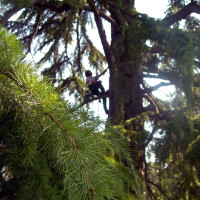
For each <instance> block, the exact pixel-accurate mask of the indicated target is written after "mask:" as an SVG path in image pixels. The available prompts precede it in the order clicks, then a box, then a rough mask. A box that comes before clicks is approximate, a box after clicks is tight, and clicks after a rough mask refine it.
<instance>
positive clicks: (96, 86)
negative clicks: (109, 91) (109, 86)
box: [89, 81, 108, 114]
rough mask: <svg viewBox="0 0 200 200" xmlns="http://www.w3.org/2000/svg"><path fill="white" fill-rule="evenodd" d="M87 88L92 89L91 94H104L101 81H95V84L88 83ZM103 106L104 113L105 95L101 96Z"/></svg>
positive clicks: (106, 110)
mask: <svg viewBox="0 0 200 200" xmlns="http://www.w3.org/2000/svg"><path fill="white" fill-rule="evenodd" d="M89 89H90V90H91V91H92V94H93V95H97V96H99V95H102V94H105V89H104V87H103V85H102V84H101V81H97V82H96V83H95V84H93V85H90V86H89ZM99 90H100V91H99ZM103 107H104V110H105V112H106V114H108V109H107V107H106V97H104V98H103Z"/></svg>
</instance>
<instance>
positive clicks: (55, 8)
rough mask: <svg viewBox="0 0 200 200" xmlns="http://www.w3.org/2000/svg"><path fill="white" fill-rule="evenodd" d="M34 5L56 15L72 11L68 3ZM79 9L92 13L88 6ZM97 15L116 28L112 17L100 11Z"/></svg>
mask: <svg viewBox="0 0 200 200" xmlns="http://www.w3.org/2000/svg"><path fill="white" fill-rule="evenodd" d="M34 5H35V6H36V7H39V8H43V9H49V10H52V11H55V12H57V13H60V12H63V11H70V10H72V9H73V7H72V6H71V5H70V4H68V3H63V4H62V5H61V6H57V4H52V3H51V4H50V3H43V2H40V1H37V2H35V3H34ZM80 9H81V10H85V11H89V12H93V10H92V9H91V8H90V7H89V6H82V7H81V8H80ZM99 15H100V16H101V17H102V18H104V19H105V20H107V21H108V22H110V23H112V24H113V25H114V26H116V27H117V24H116V22H115V20H114V19H113V18H112V17H110V16H108V15H106V14H105V13H104V12H101V11H99Z"/></svg>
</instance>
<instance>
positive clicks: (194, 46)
mask: <svg viewBox="0 0 200 200" xmlns="http://www.w3.org/2000/svg"><path fill="white" fill-rule="evenodd" d="M168 2H169V7H168V9H167V10H166V17H165V18H164V19H154V18H151V17H149V16H147V15H145V14H141V13H139V12H137V8H135V1H134V0H109V1H104V0H85V1H83V0H74V1H72V0H63V1H56V0H50V1H47V0H41V1H38V0H26V1H22V0H3V1H2V3H1V10H2V13H1V17H0V23H1V25H3V26H5V27H6V28H7V29H8V30H9V31H11V32H12V33H15V34H16V35H17V36H18V38H19V39H20V41H21V43H22V44H23V45H24V46H25V47H24V51H25V52H26V53H28V52H32V51H33V52H35V53H38V52H43V54H42V55H41V58H40V60H39V62H38V66H40V67H42V68H43V72H42V74H43V75H44V76H46V77H48V80H49V81H50V82H51V84H52V87H53V88H54V89H59V90H60V91H63V92H64V91H68V92H70V93H71V94H74V96H75V97H76V99H77V100H79V101H80V105H83V104H82V103H83V100H84V96H85V91H86V90H87V89H86V84H85V78H84V72H85V70H86V69H89V68H91V69H93V70H97V71H98V72H100V71H102V70H103V68H105V66H106V67H108V69H109V75H110V77H109V95H107V96H106V98H107V99H108V100H109V114H108V122H109V123H111V124H112V125H114V126H115V127H116V128H117V129H118V131H119V132H120V133H121V134H122V135H123V136H124V137H125V138H126V139H127V141H128V142H129V148H130V149H131V151H130V152H129V153H130V157H131V159H132V161H134V163H135V168H136V170H137V173H138V175H139V176H140V178H141V179H142V180H143V183H144V186H143V195H144V197H145V198H147V199H163V198H164V199H180V200H182V199H198V198H199V193H198V191H199V189H200V188H199V187H200V186H199V185H200V175H199V174H200V171H199V161H198V160H199V151H198V150H199V148H198V146H199V141H200V140H199V86H200V84H199V77H200V76H199V67H200V53H199V52H200V49H199V46H200V45H199V44H200V40H199V33H200V32H199V18H198V17H197V15H198V14H199V13H200V4H199V2H198V1H187V0H184V1H182V0H169V1H168ZM144 6H145V5H144ZM194 13H195V14H197V15H193V14H194ZM14 15H15V19H13V18H11V17H12V16H14ZM104 21H106V22H108V23H109V24H110V27H111V42H109V41H108V39H107V35H106V32H105V31H106V30H105V27H104ZM94 26H95V27H96V29H97V31H98V37H99V38H100V40H101V43H102V47H103V52H101V51H100V50H99V49H97V47H96V46H95V43H93V42H92V40H91V38H90V36H89V34H88V31H89V30H90V29H91V28H93V27H94ZM33 42H34V44H33ZM85 59H86V60H87V61H88V65H87V66H85V65H84V64H83V63H84V62H85ZM150 79H151V80H152V79H156V80H159V81H160V82H159V83H158V84H155V85H153V86H152V85H150V84H149V81H148V80H150ZM165 86H174V88H175V91H174V93H173V96H172V97H171V99H170V100H168V101H166V100H164V99H162V97H159V96H155V93H154V91H156V90H158V89H160V88H164V87H165ZM97 99H98V98H97ZM50 107H51V106H50ZM52 107H53V105H52ZM74 112H75V113H76V112H77V111H74ZM147 126H148V128H147ZM81 128H82V127H81ZM86 138H87V137H86ZM86 138H84V137H82V139H84V140H85V139H86ZM116 138H117V135H116ZM149 154H153V155H154V156H155V161H151V160H148V159H147V157H148V155H149ZM116 160H117V158H116ZM126 164H127V163H126V162H125V161H124V166H126ZM127 182H128V181H127V180H124V185H125V186H126V183H127ZM126 189H127V191H129V192H130V194H131V195H132V196H133V198H137V197H136V196H137V195H136V194H135V192H133V191H132V189H131V188H129V187H128V186H127V187H126Z"/></svg>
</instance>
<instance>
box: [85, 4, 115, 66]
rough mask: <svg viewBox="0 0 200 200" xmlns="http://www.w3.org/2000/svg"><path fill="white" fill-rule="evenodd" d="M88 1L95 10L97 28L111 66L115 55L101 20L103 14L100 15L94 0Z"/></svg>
mask: <svg viewBox="0 0 200 200" xmlns="http://www.w3.org/2000/svg"><path fill="white" fill-rule="evenodd" d="M88 3H89V5H90V7H91V8H92V10H93V12H94V17H95V21H96V25H97V29H98V32H99V36H100V39H101V43H102V46H103V49H104V52H105V56H106V59H107V62H108V67H109V68H111V67H112V66H113V65H114V56H113V53H112V49H111V47H110V45H109V43H108V41H107V38H106V33H105V30H104V26H103V24H102V21H101V16H100V13H99V10H98V9H97V8H96V6H95V5H94V2H93V1H92V0H88Z"/></svg>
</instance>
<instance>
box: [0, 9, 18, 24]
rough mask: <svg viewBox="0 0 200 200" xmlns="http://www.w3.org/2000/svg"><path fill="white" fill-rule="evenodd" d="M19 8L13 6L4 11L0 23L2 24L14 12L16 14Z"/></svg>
mask: <svg viewBox="0 0 200 200" xmlns="http://www.w3.org/2000/svg"><path fill="white" fill-rule="evenodd" d="M20 9H21V8H17V7H14V8H12V9H11V10H9V11H8V12H6V13H5V14H4V16H3V18H2V19H1V20H0V25H1V26H3V25H4V24H5V23H6V22H7V21H8V20H9V19H10V18H11V17H12V16H13V15H14V14H16V13H17V12H18V11H19V10H20Z"/></svg>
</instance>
